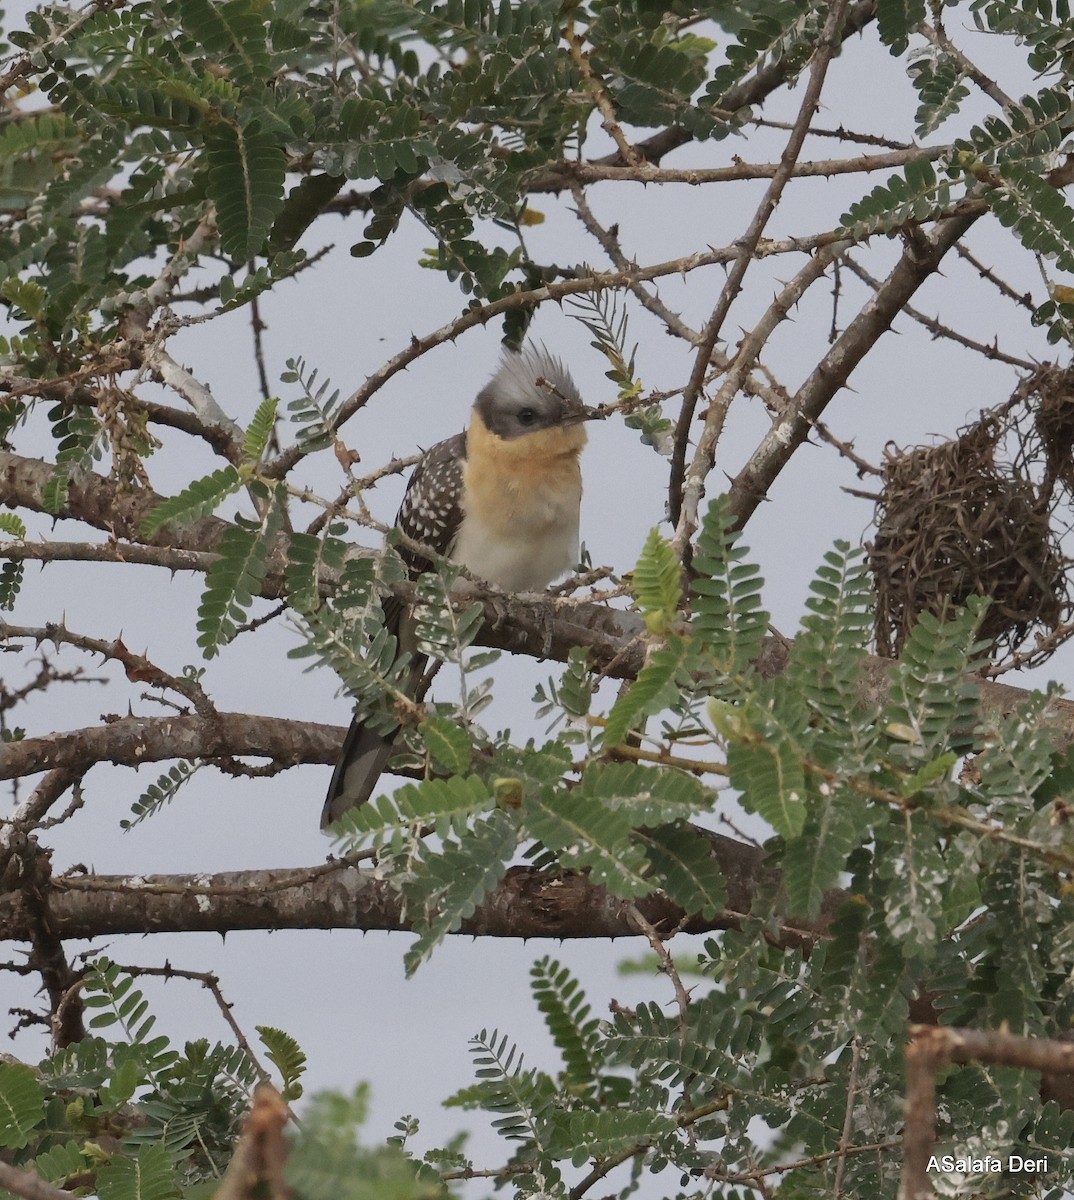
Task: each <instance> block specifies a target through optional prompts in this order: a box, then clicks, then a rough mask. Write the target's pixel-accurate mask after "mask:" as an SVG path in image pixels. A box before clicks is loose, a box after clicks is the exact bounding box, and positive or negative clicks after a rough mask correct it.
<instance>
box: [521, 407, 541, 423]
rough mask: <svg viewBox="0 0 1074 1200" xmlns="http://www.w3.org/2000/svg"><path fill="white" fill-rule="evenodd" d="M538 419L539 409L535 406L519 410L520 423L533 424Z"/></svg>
mask: <svg viewBox="0 0 1074 1200" xmlns="http://www.w3.org/2000/svg"><path fill="white" fill-rule="evenodd" d="M536 420H537V410H536V409H535V408H520V409H519V410H518V423H519V424H520V425H532V424H533V423H534V421H536Z"/></svg>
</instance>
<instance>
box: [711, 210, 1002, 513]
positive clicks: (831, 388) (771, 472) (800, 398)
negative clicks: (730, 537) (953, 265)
mask: <svg viewBox="0 0 1074 1200" xmlns="http://www.w3.org/2000/svg"><path fill="white" fill-rule="evenodd" d="M978 215H980V214H978V213H976V212H970V213H967V214H965V215H963V216H959V217H951V218H948V219H947V220H945V221H943V222H941V223H940V225H939V227H938V228H937V230H936V231H935V233H934V234H933V235H932V236H931V237H928V238H922V237H913V238H912V239H911V240H910V242H909V244H908V245H907V247H906V249H905V250H904V251H903V254H902V257H901V258H900V259H899V262H898V263H897V264H896V266H895V268H894V270H893V271H892V272H891V274H890V275H888V277H887V279H886V280H885V281H884V284H883V286H882V287H881V288H880V290H879V291H878V292H877V293H876V295H875V296H873V297H872V298H871V299H870V300H869V302H868V303H867V304H866V305H865V307H864V308H863V309H862V310H861V312H860V313H858V315H857V316H856V317H855V318H854V320H853V321H851V323H850V324H849V325H848V326H847V328H846V329H845V330H844V332H843V334H842V335H841V336H840V337H839V339H838V340H837V341H836V343H835V345H834V346H832V348H831V349H830V350H829V351H828V353H827V354H826V355H825V356H824V358H823V359H821V361H820V362H819V363H818V364H817V366H816V368H815V369H814V370H813V372H812V374H811V375H810V376H809V378H808V379H807V380H806V381H805V383H803V384H802V386H801V387H800V388H799V389H798V392H797V394H796V395H795V396H794V398H793V400H792V402H791V404H789V405H788V406H787V409H786V411H785V412H784V413H782V414H781V415H780V416H779V418H778V419H777V420H776V421H775V422H774V423H773V425H772V428H771V429H770V430H769V431H768V433H766V434H765V436H764V438H762V440H761V444H760V445H759V446H758V447H757V449H756V451H754V453H753V455H752V456H751V458H750V460H749V462H748V463H747V464H746V465H745V466H744V467H743V468H742V470H741V471H740V472H739V473H738V474H737V475H736V476H735V478H734V480H733V481H732V483H731V488H730V491H729V492H728V496H729V499H730V502H731V508H732V510H733V512H734V513H735V516H736V518H737V520H738V524H739V525H740V526H741V525H745V523H746V522H747V521H748V520H749V518H750V517H751V516H752V514H753V511H754V509H755V508H756V507H757V506H758V504H760V503H761V501H762V500H764V498H765V497H766V495H767V494H768V489H769V488H770V487H771V486H772V484H773V483H774V482H775V480H776V478H777V476H778V475H779V473H780V471H782V470H783V468H784V467H785V466H786V465H787V463H788V461H789V460H790V458H791V455H793V454H794V453H795V451H796V450H797V449H798V447H799V446H801V444H802V443H803V442H804V441H805V440H806V438H807V437H808V436H809V433H810V430H811V429H812V428H813V423H814V422H815V421H816V420H818V419H819V417H820V416H821V414H822V413H823V412H824V409H825V408H826V407H827V405H828V403H829V401H830V400H831V399H832V397H833V396H835V394H836V393H837V392H838V391H839V390H840V389H841V388H842V387H843V386H844V385H845V384H846V381H847V379H848V378H849V377H850V373H851V372H852V371H853V370H854V368H855V367H856V366H857V365H858V363H860V362H861V360H862V359H863V358H864V357H865V355H866V354H867V353H868V352H869V350H871V349H872V347H873V346H874V345H875V344H876V342H877V340H878V339H879V338H880V336H881V335H882V334H883V333H885V332H886V331H887V330H888V329H889V328H890V326H891V322H892V321H893V320H894V319H895V317H896V316H898V314H899V313H900V312H901V311H902V310H903V308H904V307H905V305H906V303H907V302H908V301H909V299H910V297H911V296H913V294H914V293H915V292H916V291H917V289H918V288H919V287H920V286H921V285H922V284H923V283H924V282H925V280H926V279H928V278H929V277H930V276H931V275H932V274H934V273H935V272H936V271H937V270H938V269H939V266H940V263H941V262H942V261H943V257H944V255H945V254H946V253H947V252H948V250H950V249H951V248H952V246H954V245H955V244H956V243H957V242H958V241H959V240H960V239H961V238H962V237H963V236H964V235H965V233H966V231H967V230H968V229H969V228H970V226H971V225H972V224H973V222H974V221H976V220H977V217H978Z"/></svg>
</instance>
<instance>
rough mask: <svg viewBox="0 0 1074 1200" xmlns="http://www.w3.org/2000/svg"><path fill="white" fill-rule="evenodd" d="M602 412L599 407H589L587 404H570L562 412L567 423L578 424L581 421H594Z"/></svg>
mask: <svg viewBox="0 0 1074 1200" xmlns="http://www.w3.org/2000/svg"><path fill="white" fill-rule="evenodd" d="M602 416H604V414H603V413H602V412H601V410H600V409H599V408H590V407H589V405H588V404H572V405H571V406H570V408H568V409H567V411H566V412H565V413H564V414H563V419H564V421H565V423H566V424H568V425H579V424H581V422H582V421H596V420H599V419H600V418H601V417H602Z"/></svg>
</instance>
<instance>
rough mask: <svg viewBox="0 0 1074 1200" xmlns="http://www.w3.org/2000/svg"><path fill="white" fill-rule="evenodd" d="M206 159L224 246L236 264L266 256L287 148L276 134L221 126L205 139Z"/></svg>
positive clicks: (280, 195)
mask: <svg viewBox="0 0 1074 1200" xmlns="http://www.w3.org/2000/svg"><path fill="white" fill-rule="evenodd" d="M205 155H206V160H207V161H208V164H209V174H208V178H207V182H206V191H207V192H208V195H209V199H210V200H212V202H213V203H214V204H215V205H216V220H217V224H218V226H219V229H220V244H221V246H222V248H223V250H224V253H225V254H226V255H228V257H229V258H231V259H233V260H234V261H235V262H248V261H249V260H250V259H251V258H253V257H254V256H255V255H257V254H260V253H261V252H262V249H263V248H264V245H265V242H266V240H267V239H268V235H269V231H270V230H271V229H272V223H273V221H274V220H275V219H276V215H277V213H278V212H279V211H280V209H281V208H282V207H283V200H284V194H283V185H284V170H285V166H286V163H285V159H284V153H283V148H282V146H281V145H280V144H279V142H278V141H277V139H276V138H275V136H273V135H272V134H269V133H264V132H260V131H257V132H254V131H251V130H250V129H245V128H243V127H242V126H237V127H236V126H231V125H224V124H218V125H216V126H215V127H214V128H213V129H212V130H211V131H210V133H209V135H208V136H207V137H206V140H205Z"/></svg>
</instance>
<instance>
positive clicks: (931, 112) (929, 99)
mask: <svg viewBox="0 0 1074 1200" xmlns="http://www.w3.org/2000/svg"><path fill="white" fill-rule="evenodd" d="M910 76H911V79H912V80H913V84H914V88H915V89H916V91H917V94H918V96H919V98H920V100H921V104H920V106H919V107H918V110H917V113H916V114H915V117H914V121H915V123H916V126H917V129H916V133H917V136H918V137H919V138H924V137H928V136H929V135H930V134H932V133H935V132H936V130H937V129H938V128H939V127H940V126H941V125H942V124H943V123H944V121H946V120H947V119H948V118H949V117H952V116H954V115H955V113H957V112H958V110H959V109H960V107H961V106H962V102H963V100H965V99H966V97H967V96H968V95H969V94H970V90H969V88H968V87H967V86H966V82H965V79H966V76H965V73H964V71H963V68H962V64H961V63H960V62H959V61H958V59H957V58H955V57H954V56H953V55H950V54H947V53H945V52H943V51H939V50H936V51H930V53H929V54H928V56H927V57H925V58H920V59H918V60H917V61H916V62H914V63H912V64H911V66H910Z"/></svg>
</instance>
